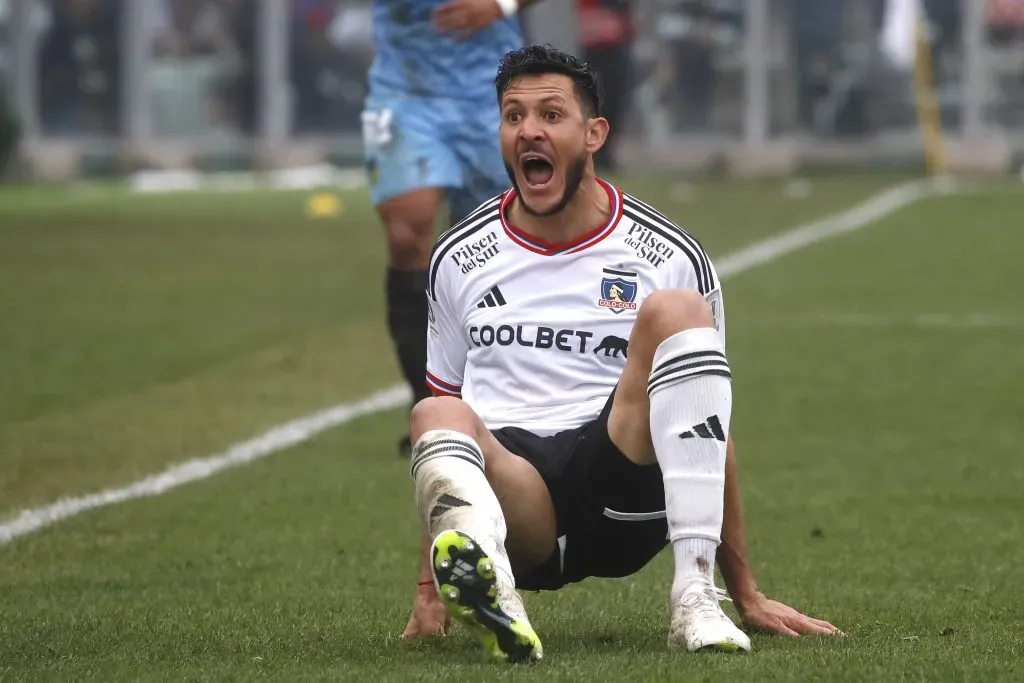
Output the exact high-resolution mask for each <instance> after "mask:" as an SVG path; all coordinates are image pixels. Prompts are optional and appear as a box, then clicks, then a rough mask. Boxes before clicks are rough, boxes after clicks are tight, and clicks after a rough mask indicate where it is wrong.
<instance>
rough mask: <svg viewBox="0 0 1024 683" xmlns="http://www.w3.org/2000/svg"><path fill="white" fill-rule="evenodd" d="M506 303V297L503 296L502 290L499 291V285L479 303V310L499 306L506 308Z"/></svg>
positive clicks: (492, 288) (491, 289)
mask: <svg viewBox="0 0 1024 683" xmlns="http://www.w3.org/2000/svg"><path fill="white" fill-rule="evenodd" d="M505 303H506V301H505V297H504V296H502V295H501V290H500V289H498V285H494V286H493V287H491V288H490V290H488V292H487V296H485V297H484V298H483V299H481V300H480V302H479V303H477V305H476V307H477V308H496V307H498V306H504V305H505Z"/></svg>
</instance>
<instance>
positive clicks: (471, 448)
mask: <svg viewBox="0 0 1024 683" xmlns="http://www.w3.org/2000/svg"><path fill="white" fill-rule="evenodd" d="M446 449H453V450H458V451H462V452H464V453H467V454H469V455H471V456H473V458H475V459H476V460H477V461H478V462H479V463H480V466H481V467H483V465H484V455H483V453H481V452H480V449H479V448H478V447H476V445H475V444H468V443H466V442H465V441H459V440H457V439H440V440H438V441H431V442H430V443H428V444H424V445H423V446H422V448H421V450H419V451H418V452H416V453H414V454H413V458H412V459H413V460H416V459H417V458H420V457H423V456H426V455H430V454H433V453H434V452H435V451H437V450H446Z"/></svg>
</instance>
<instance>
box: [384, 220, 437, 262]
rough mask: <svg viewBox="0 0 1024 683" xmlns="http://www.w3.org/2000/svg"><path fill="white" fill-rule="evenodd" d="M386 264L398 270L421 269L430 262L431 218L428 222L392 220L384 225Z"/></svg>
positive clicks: (431, 242)
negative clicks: (386, 247) (386, 246)
mask: <svg viewBox="0 0 1024 683" xmlns="http://www.w3.org/2000/svg"><path fill="white" fill-rule="evenodd" d="M384 230H385V232H386V234H387V245H388V262H389V264H390V265H391V267H393V268H398V269H399V270H413V269H416V268H423V267H424V264H426V263H427V262H428V261H429V260H430V250H431V247H432V244H433V239H434V222H433V218H431V219H430V220H428V221H406V220H392V221H389V222H387V223H386V224H385V226H384Z"/></svg>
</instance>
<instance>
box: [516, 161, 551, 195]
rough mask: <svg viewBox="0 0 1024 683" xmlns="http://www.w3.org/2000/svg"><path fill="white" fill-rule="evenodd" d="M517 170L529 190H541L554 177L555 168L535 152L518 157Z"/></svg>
mask: <svg viewBox="0 0 1024 683" xmlns="http://www.w3.org/2000/svg"><path fill="white" fill-rule="evenodd" d="M519 168H520V170H521V171H522V173H523V178H525V179H526V184H527V185H529V186H530V189H533V190H540V189H543V188H544V187H545V186H546V185H547V184H548V183H550V182H551V179H552V178H554V177H555V166H554V164H552V163H551V162H550V161H549V160H548V159H547V157H545V156H543V155H541V154H537V153H536V152H527V153H526V154H524V155H522V156H521V157H519Z"/></svg>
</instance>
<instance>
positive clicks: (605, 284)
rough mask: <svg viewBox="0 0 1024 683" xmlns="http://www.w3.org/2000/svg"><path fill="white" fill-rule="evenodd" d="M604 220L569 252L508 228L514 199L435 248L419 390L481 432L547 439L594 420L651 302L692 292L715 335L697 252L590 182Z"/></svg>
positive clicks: (716, 289)
mask: <svg viewBox="0 0 1024 683" xmlns="http://www.w3.org/2000/svg"><path fill="white" fill-rule="evenodd" d="M600 182H601V184H602V186H603V187H604V188H605V190H606V191H607V192H608V197H609V200H610V203H611V209H612V211H611V218H610V219H609V220H608V222H607V223H606V224H605V225H602V226H599V227H597V228H596V229H595V230H593V231H592V232H590V233H588V234H586V235H584V236H583V237H581V238H580V239H578V240H576V241H575V242H573V243H571V244H561V245H553V244H548V243H545V242H543V241H540V240H538V239H537V238H535V237H531V236H529V235H527V234H525V233H523V232H522V231H520V230H517V229H516V228H515V226H512V225H509V224H508V222H507V220H506V218H505V216H506V209H507V208H508V206H509V205H510V204H511V202H512V201H513V200H514V199H515V191H514V190H509V191H507V192H506V193H504V194H503V195H500V196H499V197H496V198H494V199H493V200H491V201H489V202H486V203H485V204H483V205H482V206H481V207H479V208H478V209H477V210H476V211H474V212H473V213H472V214H471V215H470V216H469V217H468V218H467V219H466V220H465V221H463V222H462V223H461V224H459V225H456V226H455V227H453V228H452V229H451V230H449V231H448V232H446V233H445V234H443V235H442V236H441V237H440V238H439V239H438V241H437V244H436V246H435V249H434V254H433V257H432V259H431V264H430V273H429V274H430V279H429V286H428V292H427V294H428V297H427V298H428V301H429V304H430V311H429V329H428V335H427V337H428V357H427V383H428V384H429V385H430V387H431V388H432V389H433V391H434V392H435V393H437V394H441V395H454V396H458V395H461V397H462V398H463V400H465V401H466V402H467V403H469V405H470V406H471V407H472V408H473V409H474V410H475V411H476V412H477V414H479V415H480V417H481V419H482V420H483V421H484V423H485V424H486V426H487V427H488V429H498V428H500V427H520V428H522V429H526V430H528V431H530V432H533V433H534V434H538V435H541V436H546V435H550V434H555V433H557V432H560V431H563V430H566V429H574V428H576V427H579V426H580V425H582V424H584V423H585V422H587V421H589V420H592V419H594V418H596V417H597V416H598V414H599V413H600V412H601V409H602V408H603V407H604V405H605V402H606V401H607V399H608V396H609V395H610V394H611V392H612V390H613V389H614V387H615V385H616V383H617V382H618V380H619V375H620V374H621V373H622V369H623V367H624V366H625V362H626V357H627V354H628V340H629V336H630V332H631V331H632V328H633V323H634V322H635V321H636V316H637V311H638V310H639V308H640V305H641V303H642V302H643V300H644V298H645V297H646V296H647V295H649V294H650V293H651V292H654V291H657V290H659V289H666V288H686V289H695V290H697V291H699V292H700V293H701V294H702V295H704V297H705V298H706V299H707V300H708V302H709V303H710V304H711V307H712V310H713V311H714V315H715V326H716V328H717V329H718V331H719V333H720V334H721V335H722V337H723V342H724V335H725V317H724V316H725V312H724V308H723V301H722V293H721V288H720V284H719V281H718V276H717V274H716V273H715V269H714V266H713V264H712V263H711V259H710V258H708V255H707V254H706V253H705V251H704V249H703V248H702V247H701V245H700V244H699V243H698V242H697V240H696V239H694V238H693V237H691V236H690V235H689V234H688V233H686V232H685V231H684V230H683V229H681V228H679V227H678V226H676V225H675V224H673V223H672V222H671V221H670V220H669V219H667V218H666V217H665V216H664V215H662V214H661V213H659V212H658V211H657V210H655V209H654V208H652V207H651V206H649V205H647V204H645V203H644V202H642V201H640V200H638V199H636V198H634V197H632V196H630V195H627V194H624V193H623V192H622V191H621V190H619V189H617V188H615V187H613V186H612V185H610V184H608V183H606V182H604V181H600Z"/></svg>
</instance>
